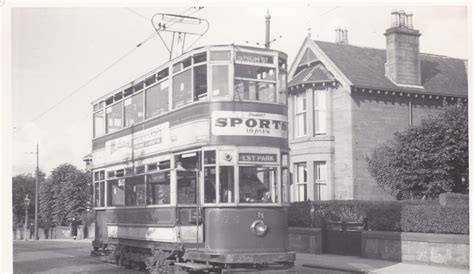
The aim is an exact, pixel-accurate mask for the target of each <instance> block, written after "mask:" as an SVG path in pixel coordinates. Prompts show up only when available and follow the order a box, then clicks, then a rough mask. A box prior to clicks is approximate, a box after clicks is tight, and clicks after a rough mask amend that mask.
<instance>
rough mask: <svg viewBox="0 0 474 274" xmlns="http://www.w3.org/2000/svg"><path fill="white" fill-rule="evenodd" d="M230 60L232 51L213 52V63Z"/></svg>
mask: <svg viewBox="0 0 474 274" xmlns="http://www.w3.org/2000/svg"><path fill="white" fill-rule="evenodd" d="M228 60H230V50H220V51H211V61H228Z"/></svg>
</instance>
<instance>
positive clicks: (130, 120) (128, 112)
mask: <svg viewBox="0 0 474 274" xmlns="http://www.w3.org/2000/svg"><path fill="white" fill-rule="evenodd" d="M124 111H125V126H126V127H128V126H130V125H133V124H135V123H137V122H140V121H143V114H144V113H143V92H141V93H139V94H135V95H134V96H133V97H131V98H127V99H125V101H124Z"/></svg>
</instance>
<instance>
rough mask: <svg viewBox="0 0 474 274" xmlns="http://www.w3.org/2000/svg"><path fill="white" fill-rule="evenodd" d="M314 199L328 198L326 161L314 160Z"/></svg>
mask: <svg viewBox="0 0 474 274" xmlns="http://www.w3.org/2000/svg"><path fill="white" fill-rule="evenodd" d="M314 199H315V200H329V191H328V186H327V168H326V162H314Z"/></svg>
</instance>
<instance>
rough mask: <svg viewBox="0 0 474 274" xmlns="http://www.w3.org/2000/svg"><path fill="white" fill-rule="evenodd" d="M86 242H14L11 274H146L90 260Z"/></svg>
mask: <svg viewBox="0 0 474 274" xmlns="http://www.w3.org/2000/svg"><path fill="white" fill-rule="evenodd" d="M91 249H92V246H91V243H90V242H87V241H69V240H67V241H59V240H50V241H48V240H40V241H26V242H25V241H14V242H13V271H14V273H38V272H43V273H74V272H75V273H87V272H89V273H91V272H94V273H146V272H138V271H134V270H131V269H124V268H120V267H118V266H116V265H113V264H109V263H105V262H103V261H101V259H100V258H98V257H92V256H91V255H90V253H91Z"/></svg>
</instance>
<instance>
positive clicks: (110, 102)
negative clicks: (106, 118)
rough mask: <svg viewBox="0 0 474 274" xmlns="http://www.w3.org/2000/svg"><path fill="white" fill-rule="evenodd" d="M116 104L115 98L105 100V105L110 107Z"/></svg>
mask: <svg viewBox="0 0 474 274" xmlns="http://www.w3.org/2000/svg"><path fill="white" fill-rule="evenodd" d="M113 102H114V97H113V96H110V97H109V98H107V99H105V104H106V105H107V106H108V105H110V104H112V103H113Z"/></svg>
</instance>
